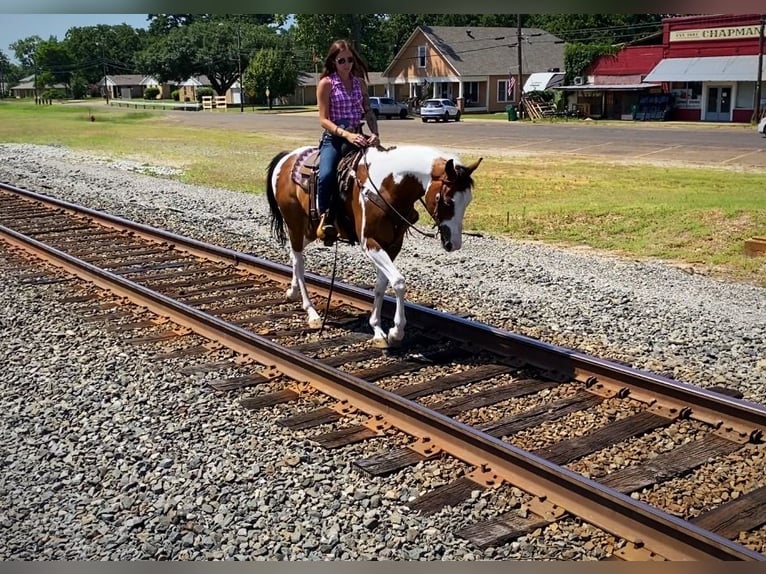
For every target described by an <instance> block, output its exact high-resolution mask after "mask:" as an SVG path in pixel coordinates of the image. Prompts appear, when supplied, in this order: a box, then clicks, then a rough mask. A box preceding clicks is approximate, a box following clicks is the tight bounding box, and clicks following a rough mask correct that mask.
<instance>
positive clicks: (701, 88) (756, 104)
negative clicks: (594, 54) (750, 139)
mask: <svg viewBox="0 0 766 574" xmlns="http://www.w3.org/2000/svg"><path fill="white" fill-rule="evenodd" d="M761 22H762V20H761V15H760V14H708V15H695V16H679V17H670V18H665V19H664V20H663V21H662V31H661V32H658V33H657V34H655V35H654V36H653V37H652V38H651V42H646V43H644V44H642V45H639V46H625V47H623V48H622V49H621V50H620V51H619V52H617V53H616V54H615V55H614V56H602V57H600V58H598V59H597V60H596V61H594V62H593V64H592V65H591V66H590V67H589V69H588V70H587V73H586V75H585V76H582V77H580V78H575V82H574V85H571V86H564V87H562V88H560V89H564V90H566V91H567V92H568V93H578V95H577V96H576V100H577V102H576V105H578V106H586V105H587V107H588V108H589V110H590V115H592V116H594V117H623V118H626V117H632V115H633V114H632V111H633V110H632V108H633V106H634V105H635V106H636V110H635V111H636V112H638V113H639V114H641V115H644V116H645V114H646V113H649V115H650V116H652V117H651V119H655V117H654V116H655V115H660V113H661V115H662V117H661V118H656V119H671V120H681V121H711V122H740V123H748V122H750V121H752V120H753V119H754V118H756V117H758V116H760V115H761V114H762V113H763V110H764V109H766V86H765V85H764V79H766V58H764V57H763V56H762V54H763V32H762V31H761ZM631 90H632V91H634V92H636V93H635V94H634V95H633V102H634V103H633V104H631V103H630V99H629V98H627V97H626V95H627V93H628V91H631ZM588 93H589V95H590V98H589V100H590V101H585V100H586V94H588ZM628 106H630V108H631V113H628ZM642 107H645V108H646V111H645V112H643V113H642ZM639 119H641V118H639ZM644 119H645V118H644Z"/></svg>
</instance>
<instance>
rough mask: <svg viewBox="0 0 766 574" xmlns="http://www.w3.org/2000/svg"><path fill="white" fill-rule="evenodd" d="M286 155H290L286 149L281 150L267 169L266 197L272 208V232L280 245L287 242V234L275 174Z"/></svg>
mask: <svg viewBox="0 0 766 574" xmlns="http://www.w3.org/2000/svg"><path fill="white" fill-rule="evenodd" d="M286 155H288V152H286V151H281V152H279V153H278V154H277V155H275V156H274V158H273V159H272V160H271V162H269V168H268V169H267V170H266V199H268V200H269V209H270V210H271V232H272V233H273V234H274V237H276V238H277V241H278V242H279V244H280V245H284V244H285V243H287V234H285V220H284V218H283V217H282V212H281V211H279V205H278V204H277V197H276V195H275V193H274V184H273V179H274V178H273V176H274V170H275V169H276V167H277V164H278V163H279V162H280V160H281V159H282V158H283V157H285V156H286Z"/></svg>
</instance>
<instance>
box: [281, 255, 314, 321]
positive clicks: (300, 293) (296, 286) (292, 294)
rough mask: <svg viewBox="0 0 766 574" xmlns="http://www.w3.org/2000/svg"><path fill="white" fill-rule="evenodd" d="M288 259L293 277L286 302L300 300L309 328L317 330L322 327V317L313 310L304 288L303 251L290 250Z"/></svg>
mask: <svg viewBox="0 0 766 574" xmlns="http://www.w3.org/2000/svg"><path fill="white" fill-rule="evenodd" d="M290 259H291V260H292V262H293V277H292V279H291V280H290V287H289V288H288V289H287V293H285V295H286V296H287V299H288V301H297V300H298V299H300V300H301V307H303V310H304V311H306V313H307V314H308V320H309V327H311V328H312V329H318V328H319V327H321V326H322V317H320V316H319V313H317V310H316V309H315V308H314V304H313V303H312V302H311V299H310V298H309V292H308V289H307V288H306V279H305V272H306V264H305V257H304V255H303V250H302V249H301V250H300V251H297V250H295V249H291V250H290Z"/></svg>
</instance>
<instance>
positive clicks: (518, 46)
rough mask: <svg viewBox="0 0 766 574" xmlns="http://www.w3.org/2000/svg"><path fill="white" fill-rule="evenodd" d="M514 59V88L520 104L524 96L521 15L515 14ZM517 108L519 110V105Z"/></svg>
mask: <svg viewBox="0 0 766 574" xmlns="http://www.w3.org/2000/svg"><path fill="white" fill-rule="evenodd" d="M516 58H517V59H518V61H519V79H518V80H517V81H516V87H517V88H518V90H519V99H518V102H519V104H521V96H522V95H523V94H524V87H523V85H522V84H521V75H522V70H521V14H516ZM519 108H521V106H520V105H519Z"/></svg>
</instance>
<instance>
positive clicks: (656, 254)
mask: <svg viewBox="0 0 766 574" xmlns="http://www.w3.org/2000/svg"><path fill="white" fill-rule="evenodd" d="M176 113H180V112H176ZM90 115H93V116H94V117H95V121H90V119H89V118H90ZM166 117H168V116H167V115H166V114H163V113H161V112H153V111H135V110H130V111H127V110H123V109H122V108H107V109H104V106H103V103H101V102H98V103H95V104H94V105H93V106H92V107H89V106H63V105H52V106H35V105H34V104H29V103H26V104H25V103H16V102H13V103H6V102H0V141H2V142H18V143H36V144H47V145H50V144H52V145H61V146H66V147H69V148H73V149H78V150H83V151H89V152H92V153H96V154H100V155H106V156H110V157H115V158H125V159H131V160H134V161H138V162H143V163H146V164H147V165H165V166H172V167H178V168H181V169H183V174H182V175H180V176H178V177H177V179H179V180H180V181H183V182H185V183H194V184H200V185H218V186H222V187H225V188H229V189H234V190H241V191H247V192H254V193H262V192H263V180H264V177H265V169H266V166H267V164H268V162H269V160H270V159H271V158H272V157H273V156H274V154H275V153H277V152H278V151H280V150H282V149H290V148H292V147H297V146H299V145H303V144H305V143H306V142H305V141H304V140H303V139H298V137H297V136H296V137H292V138H291V137H289V136H285V134H280V135H279V136H276V135H267V134H263V133H252V132H246V131H239V130H225V131H216V130H209V129H200V128H186V127H179V126H178V125H176V124H174V123H172V120H171V119H165V118H166ZM763 177H764V174H763V173H754V172H750V173H748V172H735V171H731V170H722V169H718V168H700V167H694V168H685V167H666V166H651V165H646V164H641V165H637V164H635V165H630V164H627V165H626V164H618V163H610V162H605V161H601V162H596V161H586V160H582V159H577V158H565V159H562V158H559V157H556V158H554V157H553V156H537V157H526V158H517V157H516V158H514V157H486V158H485V160H484V162H483V163H482V165H481V168H480V169H479V171H477V173H476V181H477V189H476V192H475V194H474V201H473V203H472V204H471V206H470V208H469V209H468V214H467V216H466V227H467V228H469V229H474V230H479V231H486V232H490V233H496V234H503V235H507V236H510V237H514V238H519V239H525V240H536V241H544V242H547V243H551V244H558V245H563V246H579V247H582V246H587V247H590V248H593V249H597V250H602V251H607V252H611V253H616V254H619V255H623V256H628V257H651V258H661V259H664V260H667V261H671V262H675V263H678V264H682V265H684V266H688V267H691V268H693V269H695V270H696V271H698V272H706V273H711V274H714V275H716V276H721V277H725V278H729V279H735V280H740V281H746V282H751V283H755V284H758V285H761V286H766V259H764V258H749V257H745V256H744V254H743V243H744V241H745V240H746V239H748V238H750V237H752V236H754V235H766V194H764V193H763ZM424 221H425V220H424Z"/></svg>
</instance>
